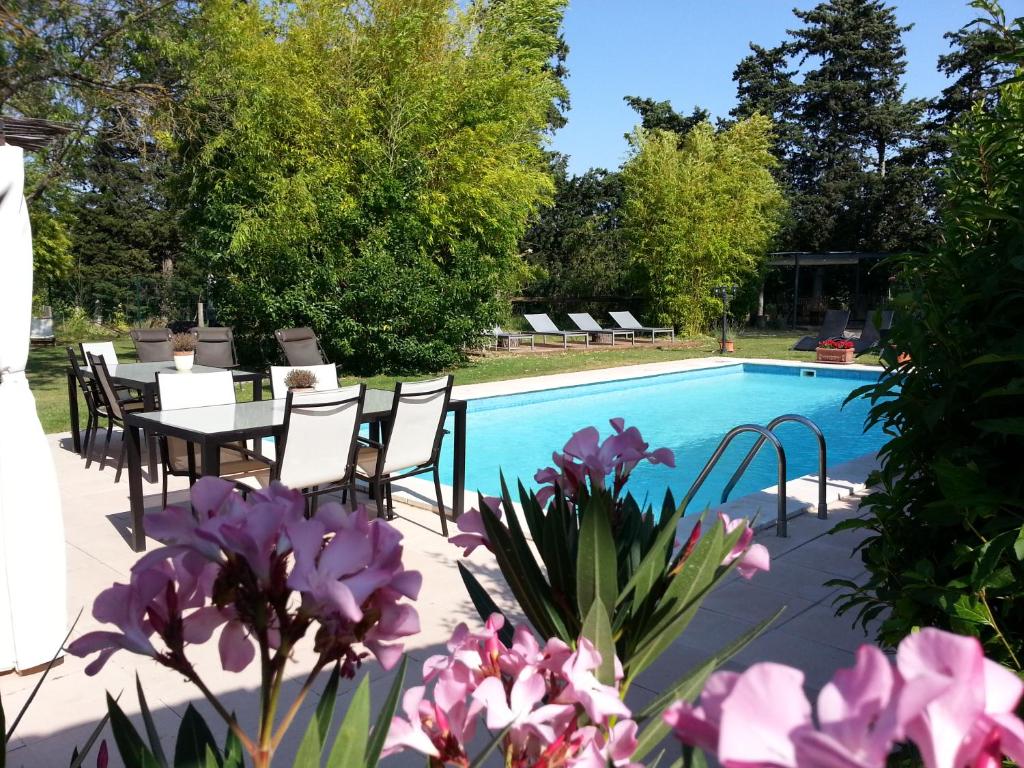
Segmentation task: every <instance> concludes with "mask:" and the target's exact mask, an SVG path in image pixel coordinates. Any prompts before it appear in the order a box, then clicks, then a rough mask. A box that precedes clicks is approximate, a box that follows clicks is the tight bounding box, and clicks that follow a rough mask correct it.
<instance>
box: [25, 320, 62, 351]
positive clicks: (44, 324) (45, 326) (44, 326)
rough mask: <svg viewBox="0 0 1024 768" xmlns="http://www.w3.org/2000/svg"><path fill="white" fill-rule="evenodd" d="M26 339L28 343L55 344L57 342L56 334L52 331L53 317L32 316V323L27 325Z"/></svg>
mask: <svg viewBox="0 0 1024 768" xmlns="http://www.w3.org/2000/svg"><path fill="white" fill-rule="evenodd" d="M28 341H29V344H49V345H50V346H53V345H55V344H56V343H57V336H56V335H55V334H54V332H53V318H52V317H33V318H32V324H31V326H30V327H29V332H28Z"/></svg>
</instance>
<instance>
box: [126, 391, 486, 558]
mask: <svg viewBox="0 0 1024 768" xmlns="http://www.w3.org/2000/svg"><path fill="white" fill-rule="evenodd" d="M238 405H244V403H238ZM217 407H219V406H217ZM447 412H448V413H452V414H454V421H455V423H454V425H453V426H454V429H453V430H452V431H453V435H452V438H453V442H454V446H453V450H454V457H453V458H454V461H453V462H452V517H453V518H454V519H456V520H457V519H458V518H459V516H460V515H461V514H462V513H463V511H464V510H465V500H466V489H465V486H466V401H465V400H455V399H452V400H450V401H449V402H448V409H447ZM152 416H153V414H147V413H145V412H140V411H129V412H126V413H125V439H126V440H127V441H128V499H129V506H130V511H131V518H132V531H131V541H130V544H131V547H132V549H133V550H134V551H136V552H143V551H145V549H146V532H145V526H144V523H143V517H144V516H145V512H146V509H145V504H144V502H143V498H142V436H141V432H142V431H145V432H146V433H147V434H148V435H150V436H155V435H157V434H162V435H165V436H169V437H180V438H182V439H183V440H187V441H189V442H193V443H196V444H197V445H199V446H200V452H201V460H200V475H213V476H217V475H219V474H220V448H221V446H222V445H224V444H225V443H232V442H238V441H244V440H251V439H261V438H264V437H274V438H275V439H276V438H280V437H281V435H282V434H283V433H284V424H283V423H282V424H266V425H262V424H261V425H259V426H255V427H250V428H245V429H233V430H229V431H223V432H215V433H210V432H199V431H195V430H191V429H184V428H180V427H175V426H172V425H162V424H159V423H158V422H156V421H155V420H154V419H153V418H152ZM390 416H391V410H390V408H389V409H387V410H381V411H370V412H367V411H364V412H363V415H362V418H361V419H360V424H369V425H370V430H371V432H373V433H376V434H379V430H380V428H381V426H382V423H383V422H386V421H387V419H388V418H389V417H390ZM147 417H148V418H147ZM385 427H386V425H385Z"/></svg>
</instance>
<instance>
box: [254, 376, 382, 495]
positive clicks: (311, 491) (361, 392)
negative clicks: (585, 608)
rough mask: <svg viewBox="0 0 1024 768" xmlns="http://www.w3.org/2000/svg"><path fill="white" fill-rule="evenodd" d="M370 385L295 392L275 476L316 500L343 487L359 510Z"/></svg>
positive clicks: (288, 404) (289, 403) (290, 398)
mask: <svg viewBox="0 0 1024 768" xmlns="http://www.w3.org/2000/svg"><path fill="white" fill-rule="evenodd" d="M365 394H366V385H365V384H359V385H357V386H352V387H342V388H341V389H329V390H324V391H321V392H289V393H288V397H287V399H286V400H285V407H284V434H283V436H282V437H281V439H280V440H279V441H278V445H277V460H276V461H275V463H274V466H273V469H272V470H271V477H272V478H273V479H275V480H279V481H280V482H282V483H284V484H285V485H287V486H288V487H289V488H296V489H299V490H301V491H302V493H303V494H304V495H305V496H306V497H307V498H311V499H312V502H313V505H314V507H313V508H314V509H315V504H316V498H317V497H318V496H320V495H321V494H324V493H329V492H331V491H334V490H338V489H342V490H345V491H346V492H350V493H351V496H350V497H349V506H350V507H351V508H352V509H353V510H354V509H355V503H356V494H355V472H354V471H353V468H354V466H355V459H356V449H357V447H358V443H357V438H358V436H359V419H360V417H361V416H362V412H363V397H364V396H365Z"/></svg>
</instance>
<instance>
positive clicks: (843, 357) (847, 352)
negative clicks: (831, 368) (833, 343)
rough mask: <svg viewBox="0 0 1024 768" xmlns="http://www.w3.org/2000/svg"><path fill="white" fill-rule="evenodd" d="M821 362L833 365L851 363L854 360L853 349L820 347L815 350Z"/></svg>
mask: <svg viewBox="0 0 1024 768" xmlns="http://www.w3.org/2000/svg"><path fill="white" fill-rule="evenodd" d="M815 353H816V356H817V361H818V362H819V363H832V364H833V365H849V364H850V363H852V362H853V350H852V349H830V348H828V347H818V348H817V349H816V350H815Z"/></svg>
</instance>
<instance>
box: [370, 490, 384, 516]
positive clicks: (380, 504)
mask: <svg viewBox="0 0 1024 768" xmlns="http://www.w3.org/2000/svg"><path fill="white" fill-rule="evenodd" d="M370 487H371V488H373V500H374V501H375V502H377V519H378V520H383V519H384V489H383V488H381V485H380V482H379V481H374V482H373V483H371V486H370Z"/></svg>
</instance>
